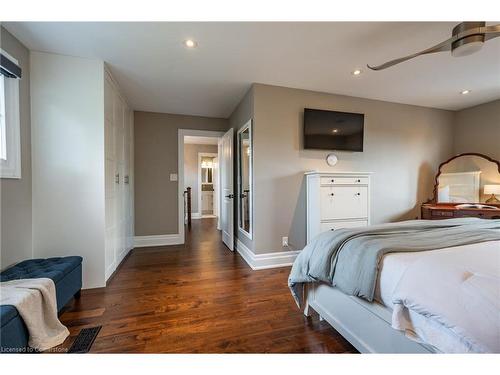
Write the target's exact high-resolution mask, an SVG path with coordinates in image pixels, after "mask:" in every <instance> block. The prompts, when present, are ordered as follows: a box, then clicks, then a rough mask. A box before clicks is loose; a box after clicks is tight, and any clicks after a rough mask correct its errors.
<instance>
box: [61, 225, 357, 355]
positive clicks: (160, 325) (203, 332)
mask: <svg viewBox="0 0 500 375" xmlns="http://www.w3.org/2000/svg"><path fill="white" fill-rule="evenodd" d="M289 270H290V269H289V268H288V267H287V268H276V269H268V270H260V271H252V269H251V268H250V267H248V265H247V264H246V263H245V261H244V260H243V258H241V257H240V256H239V255H238V254H237V253H232V252H231V251H229V250H228V249H227V248H226V247H225V246H224V245H223V244H222V242H221V240H220V234H219V232H218V231H217V230H216V219H203V220H193V225H192V228H191V230H190V231H189V230H186V244H185V245H178V246H169V247H156V248H140V249H134V250H133V251H132V252H131V254H130V256H129V257H128V258H127V259H126V260H125V261H124V263H123V265H122V266H121V268H119V270H118V271H117V273H116V275H115V276H114V277H113V278H112V280H111V281H110V282H109V283H108V287H106V288H101V289H94V290H84V291H83V292H82V297H81V299H80V300H79V301H73V302H72V305H70V307H69V308H68V309H67V311H66V312H64V313H63V315H62V316H61V321H62V322H63V324H65V325H66V326H68V328H69V329H70V332H71V337H70V338H69V339H67V340H66V342H65V343H64V344H63V346H64V347H69V346H70V345H71V342H72V341H73V340H74V337H75V336H76V335H77V334H78V332H79V330H80V329H82V328H86V327H92V326H96V325H102V326H103V327H102V330H101V331H100V333H99V336H98V337H97V339H96V341H95V342H94V345H93V347H92V351H91V352H96V353H97V352H100V353H111V352H113V353H125V352H127V353H128V352H133V353H267V352H273V353H301V352H306V353H310V352H320V353H323V352H329V353H344V352H348V353H352V352H356V350H355V349H354V348H353V347H352V346H351V345H350V344H349V343H348V342H347V341H346V340H345V339H343V338H342V337H341V336H340V335H339V334H338V333H336V331H334V330H333V329H332V328H331V327H330V326H329V325H328V324H327V323H326V322H319V320H318V319H317V317H315V318H313V319H306V318H304V317H303V315H302V313H301V312H300V311H299V310H298V309H297V307H296V305H295V302H294V301H293V298H292V297H291V295H290V292H289V290H288V287H287V277H288V273H289Z"/></svg>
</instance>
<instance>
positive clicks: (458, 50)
mask: <svg viewBox="0 0 500 375" xmlns="http://www.w3.org/2000/svg"><path fill="white" fill-rule="evenodd" d="M483 44H484V42H482V41H479V40H478V41H474V42H469V43H466V44H462V45H460V46H457V47H455V48H453V50H452V51H451V55H452V56H453V57H462V56H469V55H472V54H473V53H476V52H477V51H479V50H480V49H481V48H482V47H483Z"/></svg>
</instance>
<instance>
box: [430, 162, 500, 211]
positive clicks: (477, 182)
mask: <svg viewBox="0 0 500 375" xmlns="http://www.w3.org/2000/svg"><path fill="white" fill-rule="evenodd" d="M496 191H499V192H500V163H499V162H498V161H496V160H494V159H491V158H489V157H487V156H484V155H480V154H472V153H471V154H462V155H458V156H456V157H454V158H452V159H450V160H448V161H447V162H445V163H443V164H441V166H440V168H439V172H438V175H437V177H436V187H435V200H436V202H437V203H486V204H498V203H500V201H497V199H498V198H500V194H499V195H498V196H497V195H496V194H494V193H495V192H496Z"/></svg>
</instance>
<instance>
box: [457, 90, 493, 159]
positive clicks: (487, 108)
mask: <svg viewBox="0 0 500 375" xmlns="http://www.w3.org/2000/svg"><path fill="white" fill-rule="evenodd" d="M454 142H455V153H457V154H460V153H463V152H478V153H481V154H485V155H488V156H490V157H492V158H494V159H497V160H500V100H496V101H494V102H490V103H486V104H481V105H478V106H475V107H471V108H467V109H464V110H462V111H459V112H457V113H456V120H455V138H454Z"/></svg>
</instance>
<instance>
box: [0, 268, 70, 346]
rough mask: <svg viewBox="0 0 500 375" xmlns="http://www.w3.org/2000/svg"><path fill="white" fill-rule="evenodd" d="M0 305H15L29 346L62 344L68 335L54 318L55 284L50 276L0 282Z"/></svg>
mask: <svg viewBox="0 0 500 375" xmlns="http://www.w3.org/2000/svg"><path fill="white" fill-rule="evenodd" d="M0 304H1V305H13V306H15V307H16V309H17V311H18V312H19V315H21V317H22V318H23V320H24V323H25V324H26V327H27V328H28V332H29V341H28V345H29V346H30V347H32V348H35V349H38V350H40V351H43V350H47V349H49V348H52V347H54V346H57V345H59V344H62V343H63V341H64V340H65V339H66V337H68V336H69V331H68V329H67V328H66V327H65V326H63V325H62V324H61V322H60V321H59V318H58V317H57V301H56V287H55V285H54V282H53V281H52V280H51V279H47V278H39V279H22V280H12V281H6V282H2V283H0Z"/></svg>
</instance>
